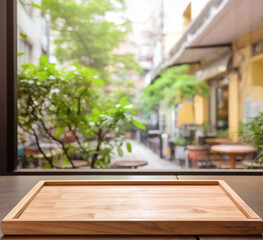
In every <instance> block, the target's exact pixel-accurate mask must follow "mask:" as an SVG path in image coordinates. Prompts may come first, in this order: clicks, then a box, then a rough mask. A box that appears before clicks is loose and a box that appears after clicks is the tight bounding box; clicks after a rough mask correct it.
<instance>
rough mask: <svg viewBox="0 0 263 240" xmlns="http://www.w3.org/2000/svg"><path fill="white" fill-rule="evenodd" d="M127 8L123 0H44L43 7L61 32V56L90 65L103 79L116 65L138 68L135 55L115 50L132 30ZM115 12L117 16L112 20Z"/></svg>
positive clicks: (58, 38)
mask: <svg viewBox="0 0 263 240" xmlns="http://www.w3.org/2000/svg"><path fill="white" fill-rule="evenodd" d="M123 8H124V1H123V0H78V1H76V0H43V1H42V9H43V11H44V12H45V13H46V14H49V15H50V18H51V24H52V25H51V26H52V29H53V30H55V31H56V32H57V33H58V34H57V35H56V39H55V41H54V44H55V45H56V50H55V54H56V57H57V59H58V60H59V61H60V62H62V63H63V62H66V61H67V62H74V63H78V64H81V65H84V66H89V67H91V68H93V69H95V70H96V71H97V72H98V73H99V74H100V75H101V77H103V79H107V78H108V79H109V72H114V70H116V69H118V70H123V69H124V70H125V71H131V70H134V69H135V70H136V69H138V64H137V63H136V62H135V60H134V58H133V57H132V56H131V55H127V56H122V55H118V54H114V53H113V50H114V49H115V48H117V47H118V46H119V45H120V44H121V43H122V42H124V41H125V39H126V35H127V33H128V31H129V30H130V25H129V22H128V21H127V20H126V19H125V18H123V17H122V14H121V13H122V11H123ZM112 13H114V18H116V19H115V20H111V17H110V16H112V15H110V14H112ZM118 13H119V14H118Z"/></svg>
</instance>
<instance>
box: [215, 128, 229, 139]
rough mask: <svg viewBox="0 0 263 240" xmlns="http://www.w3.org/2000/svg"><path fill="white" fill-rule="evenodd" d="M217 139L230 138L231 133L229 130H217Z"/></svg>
mask: <svg viewBox="0 0 263 240" xmlns="http://www.w3.org/2000/svg"><path fill="white" fill-rule="evenodd" d="M216 137H218V138H220V137H222V138H228V137H229V131H228V129H226V130H217V131H216Z"/></svg>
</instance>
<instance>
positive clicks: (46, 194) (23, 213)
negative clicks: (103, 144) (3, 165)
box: [2, 181, 263, 235]
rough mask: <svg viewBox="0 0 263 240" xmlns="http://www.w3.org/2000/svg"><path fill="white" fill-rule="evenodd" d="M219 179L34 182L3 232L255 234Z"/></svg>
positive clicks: (255, 224) (255, 225)
mask: <svg viewBox="0 0 263 240" xmlns="http://www.w3.org/2000/svg"><path fill="white" fill-rule="evenodd" d="M262 229H263V222H262V220H261V219H260V218H259V216H258V215H257V214H256V213H255V212H254V211H253V210H252V209H251V208H250V207H249V206H248V205H246V203H245V202H243V201H242V199H241V198H240V197H239V196H238V195H237V194H236V193H235V192H234V191H233V190H232V189H231V188H230V187H229V186H228V185H227V184H226V183H225V182H224V181H40V182H38V183H37V184H36V185H35V186H34V187H33V188H32V190H31V191H30V192H29V193H28V194H27V195H26V196H25V197H24V198H23V199H22V200H21V201H20V202H19V203H18V204H17V205H16V206H15V207H14V209H13V210H12V211H11V212H10V213H9V214H8V215H7V216H6V217H5V218H4V220H3V221H2V232H3V234H5V235H200V234H206V235H207V234H209V235H210V234H238V235H240V234H261V233H262V231H263V230H262Z"/></svg>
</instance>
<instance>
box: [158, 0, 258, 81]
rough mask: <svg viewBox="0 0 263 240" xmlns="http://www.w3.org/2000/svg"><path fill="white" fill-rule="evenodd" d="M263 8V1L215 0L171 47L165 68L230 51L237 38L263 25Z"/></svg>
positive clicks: (212, 0)
mask: <svg viewBox="0 0 263 240" xmlns="http://www.w3.org/2000/svg"><path fill="white" fill-rule="evenodd" d="M262 9H263V1H262V0H252V1H251V0H211V1H210V2H209V3H208V4H207V6H206V7H205V8H204V9H203V11H202V12H201V13H200V15H199V16H198V17H197V19H196V20H195V21H193V22H192V24H191V25H190V26H189V28H188V30H187V31H186V33H185V34H184V35H183V36H182V37H181V39H180V40H179V41H178V42H177V44H176V45H175V46H174V48H173V49H172V50H171V52H170V54H169V56H168V57H167V58H166V60H165V64H162V65H161V66H162V69H164V68H167V67H170V66H174V65H180V64H191V63H199V62H200V61H202V60H203V59H207V58H208V57H209V58H213V57H216V56H217V55H218V54H222V53H224V52H225V53H227V52H228V51H229V50H231V44H232V42H233V41H235V40H237V39H239V38H240V37H242V36H243V35H245V34H247V33H249V32H251V31H253V30H255V29H257V28H258V27H260V26H261V25H262V19H263V11H262ZM162 69H161V70H162ZM153 77H155V76H153Z"/></svg>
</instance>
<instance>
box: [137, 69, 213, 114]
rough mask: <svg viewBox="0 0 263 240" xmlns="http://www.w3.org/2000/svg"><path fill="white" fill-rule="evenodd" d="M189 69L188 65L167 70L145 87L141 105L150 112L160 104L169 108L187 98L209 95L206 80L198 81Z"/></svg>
mask: <svg viewBox="0 0 263 240" xmlns="http://www.w3.org/2000/svg"><path fill="white" fill-rule="evenodd" d="M188 71H189V66H188V65H182V66H176V67H172V68H168V69H167V70H165V71H164V72H163V73H162V74H161V76H160V77H159V78H157V79H156V80H155V81H154V82H153V83H152V84H151V85H149V86H148V87H147V88H145V89H144V91H143V93H142V95H141V99H140V105H141V107H143V108H144V109H145V111H146V112H147V113H149V112H150V111H152V110H153V109H154V108H155V107H156V106H158V105H160V104H161V105H163V106H164V107H165V108H168V109H169V108H171V107H175V106H177V105H178V104H179V103H180V102H182V101H184V100H185V99H193V98H194V97H195V96H203V97H205V96H208V95H209V94H210V89H209V86H208V85H207V84H206V83H205V82H204V81H197V80H196V78H195V77H194V76H192V75H189V74H188Z"/></svg>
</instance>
